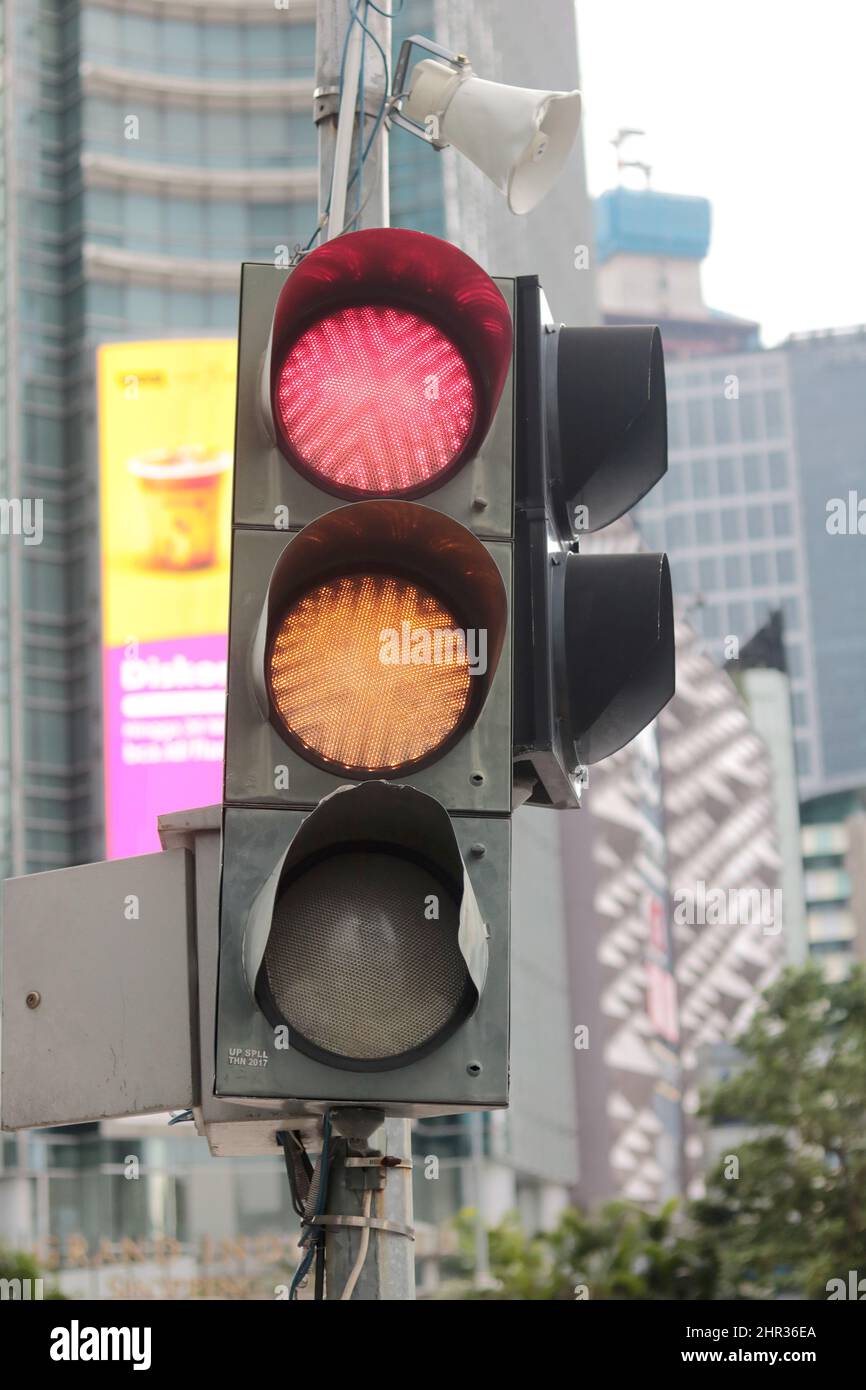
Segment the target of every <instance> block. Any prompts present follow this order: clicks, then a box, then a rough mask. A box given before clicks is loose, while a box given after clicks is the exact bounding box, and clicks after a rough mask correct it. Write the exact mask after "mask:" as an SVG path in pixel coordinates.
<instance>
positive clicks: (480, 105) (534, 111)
mask: <svg viewBox="0 0 866 1390" xmlns="http://www.w3.org/2000/svg"><path fill="white" fill-rule="evenodd" d="M402 109H403V114H404V115H405V116H407V117H408V118H409V120H411V121H414V122H415V123H416V124H417V125H419V126H423V127H424V129H425V130H426V131H427V134H428V135H429V136H431V137H432V139H433V142H434V143H435V144H438V145H440V146H441V145H453V146H454V148H455V149H457V150H459V151H460V153H461V154H464V155H465V156H466V158H467V159H469V160H471V161H472V163H473V164H476V165H477V166H478V168H479V169H481V171H482V172H483V173H484V174H486V175H487V177H488V178H489V179H490V180H491V181H492V182H493V183H495V184H496V187H497V188H498V189H499V190H500V192H502V193H504V194H505V196H506V197H507V199H508V206H509V207H510V209H511V211H512V212H517V213H523V212H531V211H532V209H533V208H534V207H535V206H536V205H537V204H538V203H540V202H541V199H542V198H543V197H544V195H545V194H546V193H548V192H549V191H550V189H551V188H552V187H553V184H554V182H555V180H556V177H557V175H558V173H559V171H560V170H561V168H562V166H563V164H564V163H565V161H566V159H567V158H568V153H569V151H570V149H571V147H572V145H573V144H574V139H575V136H576V135H577V128H578V126H579V124H580V92H539V91H535V90H533V89H532V88H530V87H507V86H505V85H504V84H503V83H501V82H485V81H484V80H483V79H482V78H480V77H476V76H475V75H474V73H473V72H472V69H471V68H470V67H469V64H468V63H466V64H463V65H461V67H460V68H453V67H448V66H447V65H446V64H445V63H437V62H436V61H435V60H434V59H432V58H426V59H424V61H423V62H421V63H417V64H416V65H415V67H414V68H413V70H412V75H411V82H410V88H409V94H408V96H407V98H406V101H405V104H404V106H403V108H402Z"/></svg>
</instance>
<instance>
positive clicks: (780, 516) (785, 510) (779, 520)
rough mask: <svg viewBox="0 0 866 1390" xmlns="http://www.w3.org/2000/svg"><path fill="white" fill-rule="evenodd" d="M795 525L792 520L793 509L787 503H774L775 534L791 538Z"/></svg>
mask: <svg viewBox="0 0 866 1390" xmlns="http://www.w3.org/2000/svg"><path fill="white" fill-rule="evenodd" d="M793 529H794V525H793V521H792V519H791V508H790V507H789V506H788V503H787V502H774V503H773V533H774V535H777V536H790V535H791V534H792V532H793Z"/></svg>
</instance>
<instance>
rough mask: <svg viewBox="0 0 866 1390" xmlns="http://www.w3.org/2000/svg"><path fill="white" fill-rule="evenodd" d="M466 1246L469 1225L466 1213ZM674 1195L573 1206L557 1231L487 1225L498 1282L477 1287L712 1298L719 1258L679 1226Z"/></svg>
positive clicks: (520, 1292) (569, 1295) (554, 1295)
mask: <svg viewBox="0 0 866 1390" xmlns="http://www.w3.org/2000/svg"><path fill="white" fill-rule="evenodd" d="M463 1221H464V1224H463V1226H462V1228H461V1242H462V1245H463V1248H464V1249H465V1250H466V1251H467V1254H468V1250H469V1248H470V1244H471V1230H470V1227H469V1225H468V1224H466V1218H463ZM680 1225H681V1223H680V1222H679V1219H678V1216H677V1209H676V1203H675V1202H668V1203H667V1205H666V1206H664V1207H662V1208H661V1210H660V1211H659V1212H657V1213H652V1212H647V1211H644V1210H643V1209H642V1208H641V1207H638V1206H635V1205H633V1204H632V1203H630V1202H608V1203H607V1204H606V1205H605V1206H603V1207H601V1208H600V1210H599V1211H598V1212H593V1213H587V1212H582V1211H579V1210H577V1209H576V1208H574V1207H570V1208H568V1209H567V1210H566V1211H564V1212H563V1214H562V1216H561V1218H560V1221H559V1224H558V1225H557V1227H556V1228H555V1230H553V1231H549V1232H541V1233H539V1234H537V1235H534V1236H527V1235H525V1234H524V1233H523V1231H522V1230H521V1229H520V1226H519V1224H518V1222H517V1219H516V1218H515V1217H510V1218H508V1219H506V1220H505V1221H503V1222H501V1223H500V1224H499V1225H498V1226H495V1227H493V1229H492V1230H491V1231H490V1233H489V1258H490V1272H491V1275H492V1278H493V1280H494V1283H495V1287H494V1288H492V1289H485V1290H472V1291H468V1292H467V1293H466V1297H469V1298H485V1299H491V1298H492V1299H547V1300H562V1299H569V1300H574V1299H583V1298H587V1297H588V1298H589V1299H641V1300H648V1299H649V1300H651V1299H669V1300H670V1299H676V1300H680V1299H691V1298H712V1297H713V1293H714V1288H715V1273H716V1272H715V1259H714V1256H713V1254H712V1252H711V1251H709V1250H708V1249H707V1248H705V1247H702V1246H701V1245H699V1244H696V1243H695V1242H694V1241H693V1240H692V1238H691V1236H690V1235H689V1233H688V1232H687V1231H686V1230H684V1229H680Z"/></svg>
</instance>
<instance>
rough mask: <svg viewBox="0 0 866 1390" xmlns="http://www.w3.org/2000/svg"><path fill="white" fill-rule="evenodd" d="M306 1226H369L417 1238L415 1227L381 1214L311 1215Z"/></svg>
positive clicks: (397, 1234) (306, 1221)
mask: <svg viewBox="0 0 866 1390" xmlns="http://www.w3.org/2000/svg"><path fill="white" fill-rule="evenodd" d="M304 1225H306V1226H355V1227H359V1226H360V1227H361V1228H362V1229H363V1227H364V1226H369V1227H370V1228H371V1230H374V1231H387V1232H388V1233H389V1235H392V1236H406V1237H407V1239H409V1240H414V1239H415V1227H414V1226H403V1225H402V1224H401V1223H400V1222H399V1221H386V1220H385V1218H384V1217H381V1216H328V1215H327V1214H326V1215H324V1216H311V1217H309V1218H306V1217H305V1219H304Z"/></svg>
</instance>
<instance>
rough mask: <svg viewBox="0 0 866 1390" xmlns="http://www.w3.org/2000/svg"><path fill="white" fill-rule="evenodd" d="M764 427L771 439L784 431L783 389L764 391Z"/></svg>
mask: <svg viewBox="0 0 866 1390" xmlns="http://www.w3.org/2000/svg"><path fill="white" fill-rule="evenodd" d="M764 427H765V431H766V434H767V436H768V438H770V439H772V438H773V437H774V436H776V435H780V434H783V433H784V413H783V410H782V393H781V391H765V392H764Z"/></svg>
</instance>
